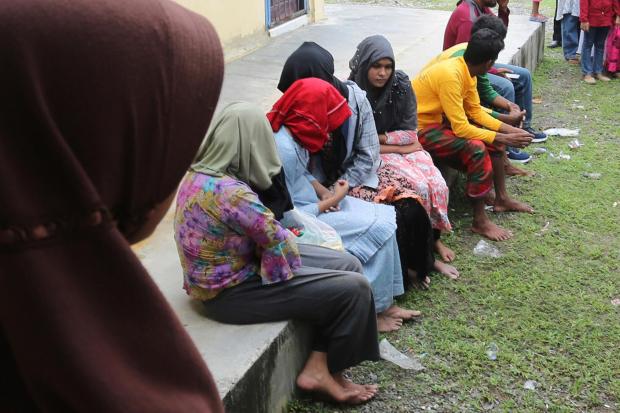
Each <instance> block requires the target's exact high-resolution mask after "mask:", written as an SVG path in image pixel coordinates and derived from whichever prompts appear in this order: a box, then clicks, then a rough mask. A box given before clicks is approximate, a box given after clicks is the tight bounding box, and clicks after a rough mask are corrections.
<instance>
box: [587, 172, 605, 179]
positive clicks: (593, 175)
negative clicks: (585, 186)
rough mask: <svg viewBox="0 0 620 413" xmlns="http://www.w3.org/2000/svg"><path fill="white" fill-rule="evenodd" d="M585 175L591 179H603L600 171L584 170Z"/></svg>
mask: <svg viewBox="0 0 620 413" xmlns="http://www.w3.org/2000/svg"><path fill="white" fill-rule="evenodd" d="M583 176H584V177H586V178H590V179H601V176H602V175H601V174H600V173H598V172H584V173H583Z"/></svg>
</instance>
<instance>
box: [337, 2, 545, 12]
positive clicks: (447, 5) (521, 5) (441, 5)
mask: <svg viewBox="0 0 620 413" xmlns="http://www.w3.org/2000/svg"><path fill="white" fill-rule="evenodd" d="M325 3H328V4H329V3H332V4H333V3H341V4H342V3H361V4H376V5H383V6H385V5H388V6H399V7H417V8H422V9H431V10H450V11H451V10H454V7H455V5H456V0H326V1H325ZM508 7H509V8H510V10H511V12H512V13H516V14H529V13H530V11H531V9H532V2H531V0H510V2H509V4H508ZM540 12H541V13H543V14H545V15H546V16H553V13H554V12H555V1H552V0H545V1H542V2H541V3H540Z"/></svg>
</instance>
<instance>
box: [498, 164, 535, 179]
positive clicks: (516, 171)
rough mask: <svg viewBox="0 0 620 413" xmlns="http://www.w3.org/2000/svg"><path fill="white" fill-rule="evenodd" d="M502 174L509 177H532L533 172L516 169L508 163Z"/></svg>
mask: <svg viewBox="0 0 620 413" xmlns="http://www.w3.org/2000/svg"><path fill="white" fill-rule="evenodd" d="M504 172H505V173H506V175H510V176H534V172H532V171H527V170H525V169H521V168H518V167H516V166H514V165H513V164H511V163H510V162H508V163H507V164H506V165H505V166H504Z"/></svg>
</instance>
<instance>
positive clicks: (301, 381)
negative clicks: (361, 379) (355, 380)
mask: <svg viewBox="0 0 620 413" xmlns="http://www.w3.org/2000/svg"><path fill="white" fill-rule="evenodd" d="M297 386H298V387H299V388H300V389H302V390H305V391H308V392H313V393H317V394H318V395H321V396H324V397H327V398H329V399H330V400H331V401H334V402H336V403H344V404H351V405H356V404H362V403H365V402H367V401H368V400H370V399H372V398H373V397H374V395H375V393H376V391H375V392H374V393H373V392H372V391H369V390H368V389H364V390H363V391H362V390H360V389H359V388H357V387H352V386H350V387H348V388H345V387H343V386H342V385H341V384H339V383H338V381H336V379H334V377H333V376H332V375H331V374H330V373H329V370H328V368H327V353H322V352H318V351H313V352H312V353H310V357H308V361H306V365H305V366H304V369H303V370H302V372H301V373H300V374H299V376H297Z"/></svg>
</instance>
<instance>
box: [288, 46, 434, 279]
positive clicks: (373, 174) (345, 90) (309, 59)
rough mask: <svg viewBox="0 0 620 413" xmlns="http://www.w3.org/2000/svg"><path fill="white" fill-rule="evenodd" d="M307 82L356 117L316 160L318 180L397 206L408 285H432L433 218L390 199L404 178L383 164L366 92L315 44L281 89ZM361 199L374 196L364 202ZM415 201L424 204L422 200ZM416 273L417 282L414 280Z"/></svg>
mask: <svg viewBox="0 0 620 413" xmlns="http://www.w3.org/2000/svg"><path fill="white" fill-rule="evenodd" d="M307 77H317V78H320V79H322V80H325V81H327V82H329V83H331V84H332V85H334V86H335V87H336V89H338V91H340V93H341V94H342V95H343V96H344V97H345V98H347V99H348V103H349V108H350V109H351V112H352V115H351V117H350V118H349V120H348V121H347V122H345V124H344V125H343V126H342V127H341V128H339V129H337V130H336V131H335V132H334V133H332V134H331V136H330V139H329V141H328V143H327V144H326V145H325V147H324V148H323V150H322V151H321V152H320V154H319V155H318V156H314V157H313V158H312V159H311V170H312V173H313V175H315V176H316V177H317V179H319V180H320V181H322V183H324V184H325V185H326V186H330V185H331V184H333V182H335V181H336V180H338V179H345V180H347V181H349V183H350V186H351V187H352V188H353V189H352V190H351V191H350V194H351V195H353V196H357V197H359V198H363V199H365V200H367V201H371V202H372V201H381V202H386V203H390V204H392V205H394V206H395V207H396V219H397V224H398V230H397V240H398V246H399V252H400V258H401V266H402V268H403V272H404V274H403V277H404V280H405V281H406V282H405V284H406V285H409V284H410V283H409V282H408V281H410V280H412V278H413V279H415V280H416V281H419V282H420V283H421V284H422V285H424V284H426V285H428V281H429V278H428V274H429V273H430V272H431V271H432V269H433V267H434V261H435V259H434V257H433V253H432V245H433V244H432V231H431V228H430V223H429V218H428V215H427V213H426V211H425V210H424V208H423V207H422V206H421V205H420V204H419V203H418V202H417V201H416V200H414V199H404V197H398V195H400V194H396V197H388V196H387V194H388V192H389V191H390V189H389V188H392V187H390V185H389V182H391V181H392V180H393V179H399V177H400V173H399V171H398V170H396V169H394V168H391V167H390V166H389V165H387V164H385V163H383V164H382V163H381V157H380V146H379V139H378V137H377V131H376V127H375V118H374V116H373V111H372V106H371V104H370V103H369V101H368V99H367V98H366V92H364V91H363V90H361V89H360V88H359V87H358V85H357V84H356V83H355V82H353V81H351V80H349V81H345V82H342V81H340V80H339V79H338V78H336V77H335V76H334V58H333V57H332V55H331V53H329V52H328V51H327V50H325V49H323V48H322V47H321V46H319V45H318V44H316V43H314V42H305V43H303V44H302V45H301V46H300V47H299V48H298V49H297V50H295V51H294V52H293V53H292V54H291V55H290V56H289V57H288V59H287V60H286V63H285V64H284V67H283V69H282V74H281V76H280V83H279V84H278V89H280V90H281V91H282V92H284V91H286V90H287V89H288V87H289V86H290V85H291V84H292V83H293V82H295V81H296V80H298V79H303V78H307ZM393 177H396V178H393ZM400 179H402V178H400ZM386 182H388V183H387V184H386ZM386 189H387V191H386ZM360 194H365V195H366V194H369V196H365V197H362V196H361V195H360ZM392 194H393V192H392ZM378 195H379V196H378ZM413 196H415V198H416V199H417V198H419V197H418V195H417V194H413ZM401 198H403V199H401ZM414 273H415V274H416V275H417V277H410V276H409V275H410V274H411V275H413V274H414Z"/></svg>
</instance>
